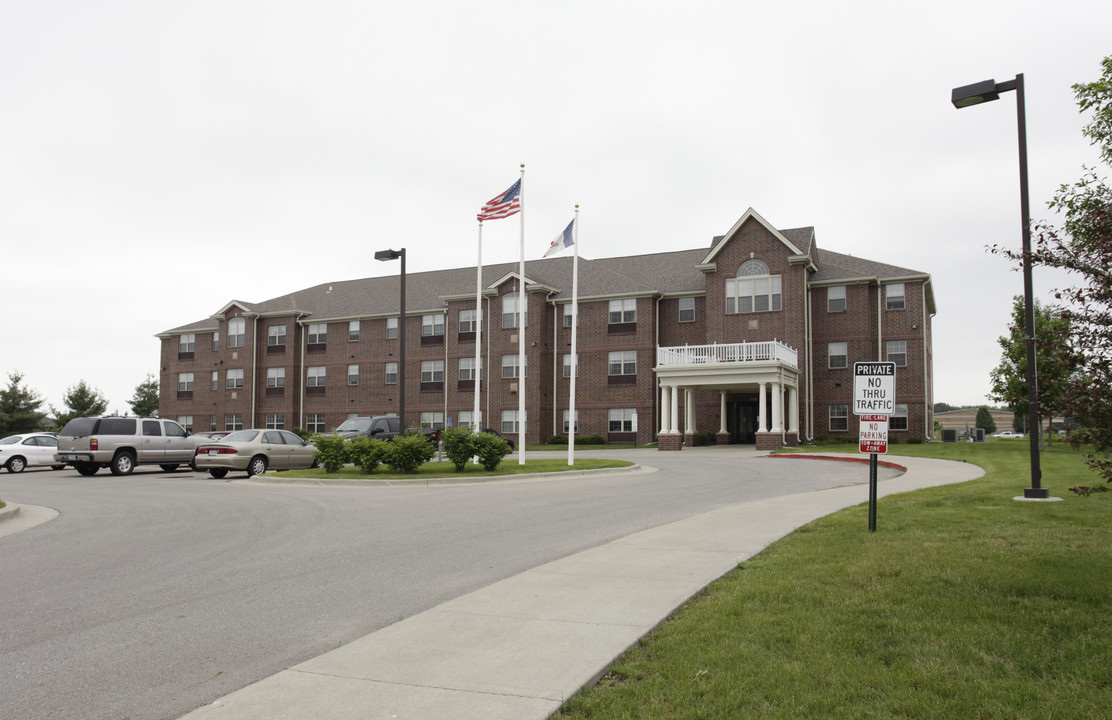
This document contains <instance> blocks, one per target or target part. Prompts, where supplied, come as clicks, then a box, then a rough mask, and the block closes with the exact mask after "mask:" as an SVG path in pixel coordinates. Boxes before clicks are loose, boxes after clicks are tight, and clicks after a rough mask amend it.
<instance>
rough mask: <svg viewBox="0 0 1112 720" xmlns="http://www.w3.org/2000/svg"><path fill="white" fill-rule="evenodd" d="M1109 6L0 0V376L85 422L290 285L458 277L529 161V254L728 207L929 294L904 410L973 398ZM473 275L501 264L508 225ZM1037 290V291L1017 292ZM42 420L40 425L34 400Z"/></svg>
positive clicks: (1090, 160)
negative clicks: (404, 264)
mask: <svg viewBox="0 0 1112 720" xmlns="http://www.w3.org/2000/svg"><path fill="white" fill-rule="evenodd" d="M1109 28H1112V3H1100V2H1092V1H1091V0H1088V1H1086V2H1078V1H1075V0H1058V2H1054V3H1051V2H1046V0H1040V1H1039V2H1030V1H1027V0H1024V1H1022V2H979V1H978V0H962V2H952V1H950V0H943V1H940V2H931V3H899V2H891V1H889V2H841V3H831V2H747V1H745V0H732V1H731V2H701V1H699V0H687V1H686V2H682V3H681V2H676V1H675V0H672V1H671V2H657V1H655V0H642V1H640V2H608V1H607V0H591V1H590V2H579V1H578V0H571V1H564V2H543V3H542V2H530V1H528V0H516V1H515V2H508V1H505V0H484V2H481V3H478V2H467V1H461V0H430V1H428V2H414V3H386V2H365V1H364V2H355V1H349V2H334V1H332V0H317V1H316V2H313V3H308V2H302V3H296V2H288V1H275V0H267V1H265V2H264V1H262V0H256V1H252V2H236V1H235V0H220V1H219V2H210V1H208V0H201V1H193V2H175V3H169V2H152V1H150V0H144V1H142V2H140V1H135V2H123V1H120V0H101V1H99V2H88V1H87V0H80V1H78V0H38V1H36V2H7V3H4V5H3V9H2V10H0V239H2V248H3V250H2V258H3V266H2V270H3V275H2V277H3V279H2V280H0V297H2V298H3V306H4V311H5V312H4V323H3V328H4V329H3V333H2V335H0V371H2V372H3V373H4V377H3V378H0V381H2V382H3V384H4V385H6V384H7V378H6V375H7V374H8V373H10V372H13V371H19V372H22V373H23V374H24V375H25V382H26V384H27V385H28V386H30V387H31V388H32V389H35V390H37V391H38V392H39V393H40V395H41V396H42V397H43V398H44V399H45V400H46V401H47V404H51V405H54V406H55V407H57V408H59V409H61V408H62V407H63V401H62V397H63V394H64V392H65V390H66V388H67V387H69V386H71V385H74V384H76V383H77V382H78V381H79V380H85V381H86V382H87V383H88V384H89V385H91V386H93V387H95V388H97V389H99V390H100V391H101V392H102V393H103V394H104V395H105V397H106V398H107V399H108V401H109V409H110V410H111V411H119V412H126V411H128V405H127V400H128V399H129V398H130V397H131V395H132V393H133V391H134V388H135V386H136V385H137V384H139V383H140V382H141V381H142V380H143V379H144V377H145V376H146V375H147V374H148V373H153V374H155V375H157V373H158V370H159V341H158V339H157V338H155V337H154V336H155V334H156V333H158V332H161V331H164V330H167V329H170V328H173V327H176V326H178V325H182V324H185V323H189V322H193V321H195V320H199V319H202V318H205V317H207V316H209V315H211V314H212V313H214V312H216V311H217V310H219V309H220V308H221V307H223V306H224V305H225V304H226V303H227V302H228V301H230V300H232V299H239V300H245V301H249V302H257V301H262V300H265V299H268V298H271V297H275V296H278V295H282V294H284V293H287V292H290V291H293V290H297V289H300V288H304V287H308V286H311V285H316V284H319V283H325V282H332V281H338V280H347V279H353V278H359V277H370V276H380V275H386V274H392V273H396V272H397V264H396V263H379V262H375V261H374V259H373V253H374V251H375V250H378V249H384V248H389V247H401V246H404V247H406V248H407V249H408V270H409V271H410V272H417V271H422V270H437V269H443V268H449V267H464V266H468V265H474V262H475V244H476V242H475V241H476V235H477V233H476V227H477V226H476V222H475V214H476V212H477V211H478V209H479V207H480V206H481V205H482V204H483V202H485V201H486V200H488V199H489V198H491V197H492V196H493V195H495V194H497V193H499V192H501V191H503V190H505V189H506V187H508V186H509V185H510V184H511V183H512V182H513V181H514V180H515V179H516V178H517V177H518V173H519V165H520V164H521V163H525V164H526V176H525V181H526V201H527V215H526V243H527V249H526V257H527V259H535V258H539V257H540V256H541V255H542V254H543V253H544V250H545V249H546V247H547V246H548V243H549V241H550V240H551V239H552V238H553V237H554V236H555V235H556V234H557V233H559V232H560V231H561V230H562V229H563V228H564V226H565V225H566V224H567V222H568V221H569V220H570V219H571V216H572V214H573V208H574V205H575V203H579V204H580V205H581V215H580V220H581V225H580V242H581V253H582V255H583V256H585V257H592V258H594V257H612V256H620V255H629V254H635V253H650V252H665V251H670V250H675V249H687V248H693V247H702V246H707V247H709V245H710V242H711V238H712V237H713V236H714V235H716V234H722V233H724V232H725V231H726V230H728V229H729V228H730V226H731V225H732V224H733V223H734V222H735V221H736V220H737V219H738V218H739V217H740V216H741V215H742V214H743V213H744V212H745V211H746V209H747V208H749V207H753V208H754V209H755V210H757V212H759V213H760V214H761V215H762V216H763V217H765V218H766V219H767V220H768V221H769V222H771V223H772V224H773V225H775V226H777V227H780V228H793V227H801V226H808V225H812V226H814V227H815V228H816V237H817V242H818V244H819V247H822V248H826V249H829V250H834V251H837V252H843V253H849V254H852V255H857V256H861V257H865V258H869V259H872V260H878V261H882V262H886V263H890V264H893V265H899V266H903V267H907V268H912V269H915V270H920V271H924V272H927V273H930V274H931V276H932V278H933V281H934V292H935V297H936V300H937V305H938V315H937V316H936V317H935V318H934V350H935V376H936V381H935V398H936V400H938V401H943V402H949V403H951V404H977V403H983V402H985V401H986V400H985V395H986V393H987V392H988V388H989V381H988V374H989V371H990V370H991V369H992V368H993V367H994V366H995V365H996V364H997V362H998V361H999V358H1000V350H999V348H998V346H997V344H996V338H997V337H998V336H1000V335H1002V334H1005V333H1006V332H1007V325H1008V320H1009V313H1010V308H1011V303H1012V300H1011V298H1012V296H1013V295H1017V294H1021V293H1022V279H1021V276H1020V274H1019V273H1018V272H1015V271H1014V270H1013V269H1012V268H1011V267H1010V266H1009V265H1008V263H1007V262H1006V261H1005V260H1003V259H1002V258H1000V257H997V256H993V255H990V254H988V253H987V252H986V251H985V247H986V245H991V244H993V243H1005V244H1008V245H1011V246H1013V247H1018V246H1019V243H1020V218H1019V181H1018V160H1017V143H1016V107H1015V94H1014V93H1009V94H1006V95H1003V96H1002V97H1001V101H999V102H995V103H990V104H987V105H983V106H979V107H974V108H968V109H965V110H962V111H960V112H959V111H957V110H955V109H954V108H953V106H951V104H950V90H951V88H953V87H955V86H960V85H966V84H970V83H973V82H976V81H979V80H986V79H988V78H995V79H996V80H997V81H998V82H1000V81H1003V80H1007V79H1011V78H1014V76H1015V75H1016V73H1024V74H1025V79H1026V89H1027V123H1028V145H1029V150H1030V187H1031V203H1032V214H1033V215H1034V217H1035V218H1037V219H1038V218H1048V219H1049V218H1050V215H1049V214H1048V211H1047V209H1046V201H1047V200H1049V199H1050V197H1051V196H1052V194H1053V192H1054V190H1055V189H1056V188H1057V187H1058V186H1059V185H1061V184H1063V183H1070V182H1073V181H1074V180H1076V179H1078V178H1080V176H1081V173H1082V166H1083V165H1086V164H1088V165H1089V166H1094V165H1096V162H1097V158H1098V154H1097V152H1096V151H1095V149H1093V148H1092V147H1090V146H1089V144H1088V142H1087V140H1086V139H1085V138H1084V137H1082V135H1081V128H1082V127H1083V125H1084V124H1085V123H1086V122H1087V118H1086V117H1085V116H1082V115H1081V114H1080V113H1079V111H1078V108H1077V105H1076V102H1075V100H1074V96H1073V91H1072V90H1071V89H1070V85H1072V84H1073V83H1077V82H1091V81H1094V80H1096V79H1097V78H1098V77H1099V76H1100V69H1101V68H1100V60H1101V58H1103V57H1104V56H1106V55H1109V54H1112V34H1110V32H1109ZM485 225H486V227H485V228H484V242H483V245H484V247H483V258H484V261H487V262H491V263H494V262H507V261H515V260H516V259H517V255H518V244H517V233H518V223H517V222H515V221H514V220H508V221H502V222H488V223H486V224H485ZM1064 281H1068V278H1063V277H1061V276H1057V277H1056V276H1053V275H1051V274H1050V273H1049V272H1047V271H1036V274H1035V287H1036V292H1037V294H1038V295H1039V296H1040V297H1042V298H1048V297H1049V296H1050V290H1051V288H1052V287H1054V286H1055V285H1060V284H1062V283H1063V282H1064ZM44 409H46V405H44Z"/></svg>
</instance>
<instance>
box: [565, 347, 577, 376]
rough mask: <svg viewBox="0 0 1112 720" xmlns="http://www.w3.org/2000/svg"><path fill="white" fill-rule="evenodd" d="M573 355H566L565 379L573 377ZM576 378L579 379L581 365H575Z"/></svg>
mask: <svg viewBox="0 0 1112 720" xmlns="http://www.w3.org/2000/svg"><path fill="white" fill-rule="evenodd" d="M571 365H572V362H571V353H564V377H566V378H570V377H571ZM575 365H576V368H575V376H576V377H579V363H575Z"/></svg>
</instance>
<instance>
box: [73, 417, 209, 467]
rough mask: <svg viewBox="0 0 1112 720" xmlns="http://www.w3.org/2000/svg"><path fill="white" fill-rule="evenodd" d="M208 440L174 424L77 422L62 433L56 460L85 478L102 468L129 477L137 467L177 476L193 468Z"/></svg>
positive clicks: (158, 421)
mask: <svg viewBox="0 0 1112 720" xmlns="http://www.w3.org/2000/svg"><path fill="white" fill-rule="evenodd" d="M204 440H205V438H203V437H197V436H191V435H190V434H189V433H187V432H186V431H185V428H183V427H182V426H181V425H178V424H177V423H176V422H174V421H173V420H163V419H161V418H137V417H84V418H74V419H73V420H70V421H69V422H68V423H66V426H65V427H64V428H62V431H61V432H60V433H58V453H57V454H56V455H55V456H54V460H55V461H56V462H58V463H60V464H61V463H64V464H66V465H72V466H73V467H74V469H75V470H77V472H79V473H81V474H82V475H96V473H97V470H99V469H101V468H102V467H106V468H110V469H111V470H112V474H113V475H127V474H129V473H131V471H132V470H134V469H135V466H136V465H158V466H159V467H161V468H162V469H163V470H165V471H166V472H173V471H174V470H177V469H178V467H179V466H180V465H189V466H190V467H193V455H194V453H195V452H196V450H197V445H199V444H200V443H202V442H204Z"/></svg>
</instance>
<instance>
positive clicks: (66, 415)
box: [50, 380, 108, 428]
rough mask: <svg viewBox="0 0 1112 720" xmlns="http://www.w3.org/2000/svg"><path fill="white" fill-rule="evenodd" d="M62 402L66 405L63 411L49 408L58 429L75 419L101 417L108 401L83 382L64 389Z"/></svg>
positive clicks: (98, 391) (52, 407)
mask: <svg viewBox="0 0 1112 720" xmlns="http://www.w3.org/2000/svg"><path fill="white" fill-rule="evenodd" d="M62 402H64V403H65V404H66V409H65V411H60V410H58V409H57V408H55V407H54V406H51V407H50V412H52V413H54V417H55V421H54V422H55V426H56V427H58V428H61V427H62V426H64V425H65V424H66V423H68V422H69V421H70V420H73V419H74V418H76V417H92V416H95V415H103V414H104V411H105V410H107V409H108V401H107V400H105V399H104V396H103V395H101V393H100V390H97V389H95V388H90V387H89V386H88V385H86V384H85V381H84V380H81V381H79V382H78V383H77V384H76V385H71V386H70V387H68V388H66V393H65V395H63V396H62Z"/></svg>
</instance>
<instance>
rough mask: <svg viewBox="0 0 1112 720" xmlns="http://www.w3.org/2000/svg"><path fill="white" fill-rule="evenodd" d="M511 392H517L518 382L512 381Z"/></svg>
mask: <svg viewBox="0 0 1112 720" xmlns="http://www.w3.org/2000/svg"><path fill="white" fill-rule="evenodd" d="M510 392H512V393H515V392H517V383H510Z"/></svg>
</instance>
